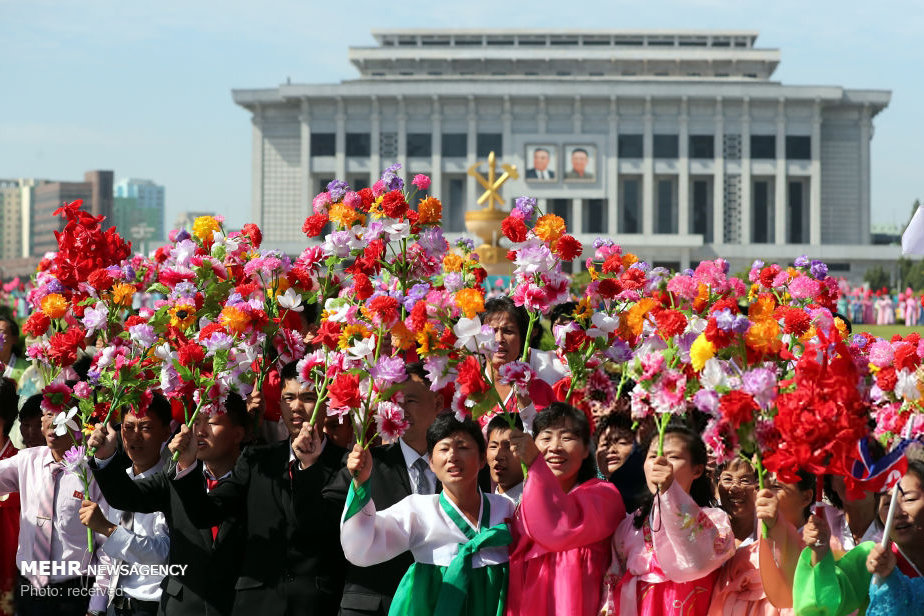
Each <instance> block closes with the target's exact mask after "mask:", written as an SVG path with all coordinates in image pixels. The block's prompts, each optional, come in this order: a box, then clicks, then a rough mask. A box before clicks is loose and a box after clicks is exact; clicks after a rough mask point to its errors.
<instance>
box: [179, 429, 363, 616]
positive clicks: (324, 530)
mask: <svg viewBox="0 0 924 616" xmlns="http://www.w3.org/2000/svg"><path fill="white" fill-rule="evenodd" d="M345 453H346V451H345V450H344V449H343V448H341V447H337V446H336V445H334V444H333V443H331V442H330V441H327V444H326V445H325V447H324V451H323V452H322V453H321V457H320V458H319V459H318V461H317V462H316V463H315V464H313V465H312V466H311V467H309V468H307V469H305V470H299V469H298V465H297V464H296V465H294V467H292V470H291V471H290V465H289V456H290V454H291V446H290V444H289V441H288V440H284V441H279V442H278V443H273V444H271V445H260V446H256V447H249V448H247V449H245V450H244V453H242V454H241V457H240V459H239V460H238V462H237V465H236V466H235V467H234V472H233V473H232V475H231V477H229V478H228V479H227V480H225V481H224V482H222V483H221V485H219V486H216V487H215V488H214V489H213V490H212V491H211V492H209V493H208V494H206V492H205V488H204V481H203V479H202V473H199V472H193V473H190V474H188V475H186V476H184V477H182V478H181V479H178V480H174V483H175V484H176V490H177V493H178V494H179V495H180V497H181V498H182V499H183V501H184V502H185V503H186V505H187V508H188V510H189V511H193V512H195V513H194V515H193V516H192V517H193V523H195V524H196V525H197V526H199V527H200V528H209V527H211V526H212V525H214V524H216V523H217V522H219V521H221V520H222V519H224V518H226V517H235V516H239V517H243V518H244V519H246V537H245V543H244V556H243V561H242V562H241V567H240V575H239V577H238V580H237V584H236V585H235V589H236V591H237V594H236V596H235V599H234V610H233V613H234V614H240V615H241V616H243V615H247V616H250V615H251V614H289V615H299V614H305V615H312V616H314V615H323V614H336V613H337V606H338V605H339V604H340V595H341V591H342V590H343V569H344V562H345V561H344V558H343V550H342V548H341V547H340V532H339V515H338V514H339V512H337V511H336V510H335V509H334V508H333V507H332V506H331V505H330V503H329V502H328V501H324V499H322V497H321V490H322V489H323V488H324V486H326V485H327V484H328V483H329V482H330V480H331V478H332V477H333V476H334V475H335V474H336V473H337V472H338V471H339V470H340V469H341V467H342V465H341V461H342V459H343V456H344V455H345Z"/></svg>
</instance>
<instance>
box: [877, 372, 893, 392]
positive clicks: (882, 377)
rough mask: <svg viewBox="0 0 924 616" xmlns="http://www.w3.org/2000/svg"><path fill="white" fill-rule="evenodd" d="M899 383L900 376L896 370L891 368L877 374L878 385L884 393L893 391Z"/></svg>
mask: <svg viewBox="0 0 924 616" xmlns="http://www.w3.org/2000/svg"><path fill="white" fill-rule="evenodd" d="M896 383H898V375H896V374H895V368H893V367H892V366H889V367H887V368H883V369H882V370H880V371H879V372H877V373H876V385H878V386H879V389H881V390H882V391H892V390H893V389H895V385H896Z"/></svg>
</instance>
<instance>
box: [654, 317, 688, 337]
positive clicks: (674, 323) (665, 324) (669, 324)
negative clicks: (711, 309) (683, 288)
mask: <svg viewBox="0 0 924 616" xmlns="http://www.w3.org/2000/svg"><path fill="white" fill-rule="evenodd" d="M654 317H655V322H656V323H657V324H658V333H659V334H660V335H661V337H662V338H664V339H665V340H667V339H668V338H673V337H674V336H679V335H680V334H682V333H683V330H685V329H686V328H687V318H686V317H685V316H683V313H682V312H678V311H677V310H659V311H658V312H657V313H655V315H654Z"/></svg>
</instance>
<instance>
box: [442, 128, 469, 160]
mask: <svg viewBox="0 0 924 616" xmlns="http://www.w3.org/2000/svg"><path fill="white" fill-rule="evenodd" d="M442 154H443V156H446V157H448V158H465V157H466V156H467V155H468V135H466V134H465V133H443V151H442Z"/></svg>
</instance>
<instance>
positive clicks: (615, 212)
mask: <svg viewBox="0 0 924 616" xmlns="http://www.w3.org/2000/svg"><path fill="white" fill-rule="evenodd" d="M617 111H618V110H617V104H616V97H615V96H611V97H610V117H609V122H610V134H609V138H608V139H607V141H606V149H607V151H608V154H609V155H608V156H607V163H606V183H605V186H606V193H605V194H606V196H607V200H606V207H607V213H606V221H607V231H608V233H609V235H610V236H614V235H616V234H617V233H618V232H619V148H618V147H617V142H618V140H619V138H618V136H619V114H618V113H617Z"/></svg>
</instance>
